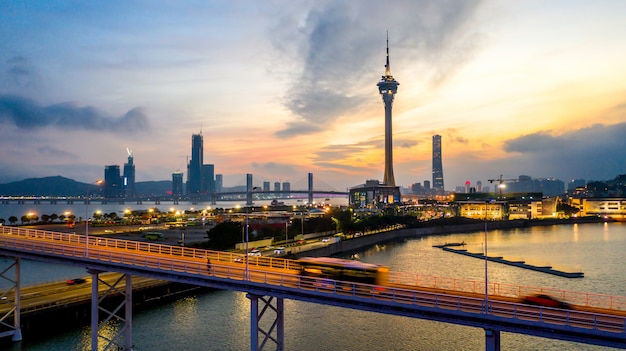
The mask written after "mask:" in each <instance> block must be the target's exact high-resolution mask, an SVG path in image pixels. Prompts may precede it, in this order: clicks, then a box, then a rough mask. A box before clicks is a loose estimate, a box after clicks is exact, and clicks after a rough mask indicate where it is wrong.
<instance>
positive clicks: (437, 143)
mask: <svg viewBox="0 0 626 351" xmlns="http://www.w3.org/2000/svg"><path fill="white" fill-rule="evenodd" d="M433 189H434V190H435V191H443V190H444V188H443V165H442V161H441V135H433Z"/></svg>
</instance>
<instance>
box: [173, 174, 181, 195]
mask: <svg viewBox="0 0 626 351" xmlns="http://www.w3.org/2000/svg"><path fill="white" fill-rule="evenodd" d="M182 195H183V173H182V172H174V173H172V196H177V197H179V196H182Z"/></svg>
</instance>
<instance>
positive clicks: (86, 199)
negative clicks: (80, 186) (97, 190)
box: [85, 179, 104, 256]
mask: <svg viewBox="0 0 626 351" xmlns="http://www.w3.org/2000/svg"><path fill="white" fill-rule="evenodd" d="M103 182H104V181H103V180H102V179H98V180H96V181H95V182H93V183H89V185H87V193H86V194H85V256H87V255H88V254H89V189H90V188H91V185H93V184H95V185H100V184H102V183H103Z"/></svg>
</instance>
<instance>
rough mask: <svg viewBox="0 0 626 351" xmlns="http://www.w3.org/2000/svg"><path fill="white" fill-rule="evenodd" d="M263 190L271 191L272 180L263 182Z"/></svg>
mask: <svg viewBox="0 0 626 351" xmlns="http://www.w3.org/2000/svg"><path fill="white" fill-rule="evenodd" d="M263 191H270V182H268V181H264V182H263Z"/></svg>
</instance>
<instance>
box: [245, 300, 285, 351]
mask: <svg viewBox="0 0 626 351" xmlns="http://www.w3.org/2000/svg"><path fill="white" fill-rule="evenodd" d="M246 297H247V298H249V299H250V350H251V351H262V350H263V347H264V346H265V344H266V343H267V342H268V341H271V342H273V343H274V344H276V348H271V350H276V351H284V350H285V319H284V299H283V298H279V297H273V296H260V295H255V294H247V295H246ZM259 301H261V302H262V303H263V304H262V305H261V310H259ZM266 312H268V313H269V312H274V316H275V318H274V320H271V319H268V318H265V320H263V321H261V319H262V318H263V317H264V316H265V313H266ZM267 317H271V316H267ZM259 335H261V336H262V340H260V343H259Z"/></svg>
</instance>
